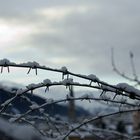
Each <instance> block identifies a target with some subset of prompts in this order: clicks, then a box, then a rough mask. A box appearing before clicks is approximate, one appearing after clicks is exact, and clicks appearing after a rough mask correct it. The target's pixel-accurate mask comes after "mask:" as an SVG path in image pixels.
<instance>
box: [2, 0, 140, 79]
mask: <svg viewBox="0 0 140 140" xmlns="http://www.w3.org/2000/svg"><path fill="white" fill-rule="evenodd" d="M26 2H27V1H23V2H19V1H17V0H14V2H13V3H11V5H10V6H9V5H7V2H3V6H2V5H1V6H0V19H2V20H3V21H4V22H7V23H9V27H10V29H13V30H14V31H15V30H16V29H14V28H13V26H14V27H17V25H18V26H19V25H20V29H21V28H23V29H24V28H25V27H26V28H27V29H29V34H26V33H24V35H23V36H21V37H22V39H20V40H19V42H18V44H16V43H15V44H13V45H15V46H14V47H13V45H12V49H13V50H16V51H15V52H14V51H13V52H9V53H7V56H8V57H10V58H14V59H18V60H23V61H27V60H29V59H30V60H36V61H39V62H41V63H45V64H48V65H50V66H53V67H60V65H66V66H68V67H69V68H70V69H71V70H73V71H76V72H79V73H95V74H98V75H101V76H104V77H107V76H110V75H112V74H113V73H112V67H111V60H110V52H111V47H114V48H115V52H116V58H117V64H118V63H119V62H120V61H122V60H123V62H121V64H120V63H119V64H118V65H119V68H121V69H122V70H124V71H127V70H130V68H129V66H130V64H129V63H130V62H129V56H128V54H129V51H130V50H132V51H133V52H134V54H135V61H136V64H137V65H138V60H139V53H140V49H139V44H140V41H139V36H140V29H139V24H140V20H139V12H140V9H139V4H140V2H139V1H136V0H134V1H133V3H132V2H131V1H130V0H123V1H122V0H116V1H112V0H107V1H101V0H96V1H92V0H87V1H84V0H82V1H81V2H79V1H78V0H75V1H73V0H72V1H67V2H66V1H64V0H60V1H59V2H58V1H56V0H52V1H49V2H48V1H43V0H41V1H33V0H31V1H29V2H28V4H27V3H26ZM5 7H6V8H5ZM7 9H8V10H7ZM11 24H12V26H11ZM19 32H20V30H19ZM118 61H119V62H118ZM126 67H127V68H128V69H126ZM137 68H138V66H137Z"/></svg>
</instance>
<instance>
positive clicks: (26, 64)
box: [20, 61, 40, 68]
mask: <svg viewBox="0 0 140 140" xmlns="http://www.w3.org/2000/svg"><path fill="white" fill-rule="evenodd" d="M20 65H21V66H28V67H31V68H36V67H39V66H40V65H39V63H37V62H35V61H33V62H27V63H21V64H20Z"/></svg>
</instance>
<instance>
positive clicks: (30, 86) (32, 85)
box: [27, 83, 37, 89]
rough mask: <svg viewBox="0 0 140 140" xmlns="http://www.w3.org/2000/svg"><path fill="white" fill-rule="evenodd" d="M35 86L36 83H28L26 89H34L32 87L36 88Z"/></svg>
mask: <svg viewBox="0 0 140 140" xmlns="http://www.w3.org/2000/svg"><path fill="white" fill-rule="evenodd" d="M36 87H37V85H36V84H34V83H32V84H29V85H28V86H27V88H28V89H34V88H36Z"/></svg>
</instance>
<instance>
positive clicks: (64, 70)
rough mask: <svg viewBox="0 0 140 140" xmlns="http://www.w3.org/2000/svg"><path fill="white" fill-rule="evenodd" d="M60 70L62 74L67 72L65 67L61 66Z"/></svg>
mask: <svg viewBox="0 0 140 140" xmlns="http://www.w3.org/2000/svg"><path fill="white" fill-rule="evenodd" d="M60 70H62V71H63V72H64V73H65V72H67V71H68V70H67V68H66V67H65V66H63V67H62V68H61V69H60Z"/></svg>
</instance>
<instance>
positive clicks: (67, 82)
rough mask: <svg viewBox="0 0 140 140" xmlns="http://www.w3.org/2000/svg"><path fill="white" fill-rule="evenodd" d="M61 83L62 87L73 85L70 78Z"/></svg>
mask: <svg viewBox="0 0 140 140" xmlns="http://www.w3.org/2000/svg"><path fill="white" fill-rule="evenodd" d="M61 83H62V84H63V85H70V84H73V79H72V78H68V79H64V80H63V81H62V82H61Z"/></svg>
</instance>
